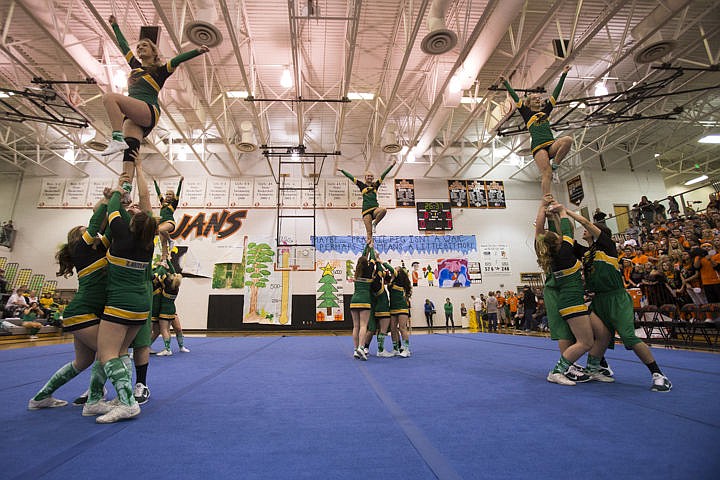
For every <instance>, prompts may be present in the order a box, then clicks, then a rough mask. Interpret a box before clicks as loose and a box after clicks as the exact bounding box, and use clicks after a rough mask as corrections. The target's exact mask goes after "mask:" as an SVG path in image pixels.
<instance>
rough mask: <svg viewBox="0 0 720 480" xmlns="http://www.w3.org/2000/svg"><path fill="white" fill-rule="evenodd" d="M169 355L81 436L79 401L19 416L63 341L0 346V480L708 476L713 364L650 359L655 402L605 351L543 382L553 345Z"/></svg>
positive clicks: (498, 340) (63, 354) (428, 342)
mask: <svg viewBox="0 0 720 480" xmlns="http://www.w3.org/2000/svg"><path fill="white" fill-rule="evenodd" d="M186 343H187V345H188V347H189V348H191V350H192V352H191V353H188V354H178V353H176V354H175V355H173V356H172V357H160V358H158V357H151V363H150V368H149V371H148V379H149V387H150V389H151V397H150V401H149V402H148V403H147V404H146V405H144V406H143V411H142V414H141V415H140V416H139V417H138V418H136V419H134V420H131V421H126V422H121V423H118V424H114V425H97V424H95V419H94V418H93V417H90V418H87V417H82V416H81V415H80V413H81V409H80V408H79V407H70V406H68V407H63V408H57V409H50V410H40V411H33V412H30V411H27V410H26V406H27V401H28V399H29V398H31V397H32V395H33V394H34V393H35V392H36V391H37V390H38V389H39V388H40V387H41V386H42V384H43V383H44V382H45V381H46V380H47V378H48V377H49V376H50V375H51V374H52V373H53V372H54V371H55V370H56V369H57V368H59V367H60V366H61V365H63V364H64V363H66V362H68V361H70V360H71V358H72V345H70V344H66V345H56V346H37V347H33V348H26V349H18V350H5V351H0V366H1V367H2V372H3V375H2V377H0V394H1V395H2V398H3V400H4V401H3V406H4V408H3V409H2V410H0V422H2V424H3V428H2V430H1V432H2V433H0V441H1V442H2V443H1V444H2V445H3V447H4V448H3V452H4V454H3V457H2V461H1V462H0V464H2V474H1V475H2V478H8V479H11V478H27V479H68V478H105V479H114V478H128V476H131V477H137V476H138V475H140V477H141V478H153V479H154V480H160V479H178V478H201V479H203V478H204V479H218V478H220V479H222V478H233V479H236V478H242V479H248V478H272V479H285V478H287V479H296V478H312V479H317V478H323V479H335V478H337V479H354V478H358V479H368V478H384V477H389V478H392V477H396V478H403V479H432V478H442V479H455V478H467V479H476V478H492V479H496V478H513V479H523V478H528V479H530V478H533V479H537V478H559V479H562V478H612V479H624V478H634V479H638V478H671V479H675V478H677V479H688V478H692V479H710V478H717V475H718V473H717V472H718V471H720V456H718V455H717V445H718V444H720V413H718V405H719V403H718V399H720V355H718V354H713V353H703V352H692V351H681V350H666V349H658V348H653V349H652V352H653V354H654V355H655V358H656V360H657V362H658V364H659V365H660V367H661V368H662V369H663V371H664V372H665V374H666V375H667V376H668V377H669V378H670V379H671V380H672V382H673V390H672V391H671V392H669V393H654V392H651V391H650V373H649V372H648V370H647V368H646V367H645V366H643V365H642V364H641V363H640V361H639V360H638V359H637V357H635V355H634V354H633V353H632V352H631V351H626V350H625V349H624V348H623V347H622V346H619V347H616V349H615V350H614V351H609V352H608V354H607V355H606V356H607V358H608V360H609V362H610V364H611V366H612V368H613V369H614V370H615V377H616V379H617V381H616V382H615V383H614V384H601V383H587V384H582V385H578V386H575V387H564V386H559V385H554V384H550V383H548V382H547V381H546V380H545V376H546V374H547V372H548V370H549V369H551V368H552V366H553V365H554V364H555V362H556V361H557V358H558V351H557V347H556V345H555V344H554V343H553V342H551V341H550V340H548V339H545V338H539V337H526V336H510V335H491V334H457V335H418V336H415V337H413V338H412V347H413V356H412V358H409V359H403V358H390V359H382V358H377V357H374V356H373V357H372V358H370V360H369V361H367V362H361V361H358V360H354V359H353V358H352V355H351V354H352V342H351V339H350V338H349V337H347V336H345V337H343V336H341V337H331V336H323V337H306V336H298V337H211V338H188V339H187V340H186ZM387 345H388V346H389V345H390V342H389V340H388V341H387ZM174 348H175V346H174ZM371 350H372V352H373V353H374V351H375V345H373V347H372V348H371ZM88 379H89V373H88V372H84V373H82V374H81V375H79V376H78V377H77V378H76V379H74V380H73V381H71V382H70V383H69V384H68V385H66V386H64V387H62V388H61V389H60V390H59V391H58V392H56V394H55V396H56V397H57V398H63V399H66V400H72V399H73V398H74V397H75V396H76V395H77V394H79V393H81V392H82V391H83V390H85V388H87V382H88ZM108 387H109V389H110V391H111V392H113V389H112V386H111V385H110V384H108ZM111 396H114V393H112V394H111Z"/></svg>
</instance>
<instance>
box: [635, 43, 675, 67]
mask: <svg viewBox="0 0 720 480" xmlns="http://www.w3.org/2000/svg"><path fill="white" fill-rule="evenodd" d="M676 46H677V42H676V41H675V40H660V41H659V42H655V43H651V44H649V45H647V46H646V47H644V48H642V49H641V50H639V51H638V52H637V53H636V54H635V63H652V62H656V61H658V60H660V59H661V58H663V57H664V56H666V55H668V54H669V53H670V52H672V51H673V50H674V49H675V47H676Z"/></svg>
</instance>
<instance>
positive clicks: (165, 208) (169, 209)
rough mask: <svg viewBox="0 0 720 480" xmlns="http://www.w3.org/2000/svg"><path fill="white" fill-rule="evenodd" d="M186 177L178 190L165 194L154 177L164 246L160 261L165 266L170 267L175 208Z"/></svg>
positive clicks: (161, 238) (160, 232) (161, 240)
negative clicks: (169, 259)
mask: <svg viewBox="0 0 720 480" xmlns="http://www.w3.org/2000/svg"><path fill="white" fill-rule="evenodd" d="M184 179H185V177H180V183H178V187H177V192H173V191H172V190H168V191H167V192H165V196H163V195H162V193H160V186H159V185H158V183H157V182H156V181H155V180H154V179H153V184H154V185H155V192H157V196H158V200H160V225H158V235H160V244H161V247H162V259H161V260H160V262H161V263H162V265H163V266H164V267H165V268H168V258H169V257H170V234H171V233H172V232H173V230H175V209H176V208H177V206H178V203H179V202H180V190H182V184H183V180H184Z"/></svg>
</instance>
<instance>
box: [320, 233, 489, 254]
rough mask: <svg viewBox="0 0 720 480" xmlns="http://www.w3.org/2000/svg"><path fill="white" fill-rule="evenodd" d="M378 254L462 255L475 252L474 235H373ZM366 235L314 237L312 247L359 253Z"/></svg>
mask: <svg viewBox="0 0 720 480" xmlns="http://www.w3.org/2000/svg"><path fill="white" fill-rule="evenodd" d="M373 240H374V242H375V251H377V252H378V253H388V252H397V253H399V254H403V255H406V254H407V255H431V254H432V255H437V254H446V253H451V252H457V253H462V254H464V255H467V254H469V253H470V252H475V251H477V242H476V241H475V235H427V236H424V235H423V236H420V235H404V236H377V237H374V238H373ZM364 248H365V237H361V236H355V237H352V236H349V235H345V236H322V237H315V249H316V251H317V252H318V253H329V252H337V253H352V254H354V255H360V254H362V251H363V249H364Z"/></svg>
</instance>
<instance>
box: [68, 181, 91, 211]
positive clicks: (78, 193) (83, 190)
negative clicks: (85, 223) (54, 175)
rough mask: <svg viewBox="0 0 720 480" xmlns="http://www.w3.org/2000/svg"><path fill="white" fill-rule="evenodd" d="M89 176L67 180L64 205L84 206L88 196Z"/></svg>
mask: <svg viewBox="0 0 720 480" xmlns="http://www.w3.org/2000/svg"><path fill="white" fill-rule="evenodd" d="M88 181H89V180H88V178H71V179H68V180H66V181H65V192H64V193H63V202H62V206H63V207H84V206H85V198H86V197H87V189H88Z"/></svg>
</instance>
